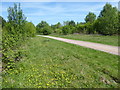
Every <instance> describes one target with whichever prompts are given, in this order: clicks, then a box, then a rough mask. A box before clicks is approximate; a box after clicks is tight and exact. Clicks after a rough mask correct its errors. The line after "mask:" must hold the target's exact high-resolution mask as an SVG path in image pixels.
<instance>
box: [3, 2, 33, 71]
mask: <svg viewBox="0 0 120 90" xmlns="http://www.w3.org/2000/svg"><path fill="white" fill-rule="evenodd" d="M34 35H35V26H34V25H33V24H32V23H29V22H26V17H25V16H24V14H23V12H22V9H21V8H20V4H19V6H17V4H14V7H9V8H8V22H6V23H5V24H4V26H3V31H2V62H3V67H4V68H8V69H10V68H14V67H15V66H14V64H15V62H16V61H19V60H20V59H21V58H22V57H23V56H24V55H23V53H24V52H23V50H21V47H22V45H23V44H24V42H25V41H26V39H28V37H30V36H34Z"/></svg>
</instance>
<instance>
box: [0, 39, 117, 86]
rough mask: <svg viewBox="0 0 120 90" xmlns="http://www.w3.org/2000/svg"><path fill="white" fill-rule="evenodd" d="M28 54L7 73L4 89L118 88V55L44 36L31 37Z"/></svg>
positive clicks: (3, 84)
mask: <svg viewBox="0 0 120 90" xmlns="http://www.w3.org/2000/svg"><path fill="white" fill-rule="evenodd" d="M24 48H25V49H26V56H25V57H24V58H23V59H22V60H21V61H20V62H17V63H16V68H15V69H14V70H12V69H11V70H8V71H6V72H3V83H2V86H3V88H41V87H42V88H49V87H50V88H58V87H63V88H64V87H71V88H74V87H76V88H115V87H117V82H118V81H117V80H118V77H117V74H118V56H116V55H111V54H108V53H105V52H101V51H96V50H92V49H89V48H84V47H80V46H77V45H73V44H68V43H65V42H61V41H57V40H52V39H48V38H43V37H35V38H32V39H30V40H29V41H28V42H27V44H26V45H25V46H24Z"/></svg>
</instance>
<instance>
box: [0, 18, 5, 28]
mask: <svg viewBox="0 0 120 90" xmlns="http://www.w3.org/2000/svg"><path fill="white" fill-rule="evenodd" d="M5 23H6V21H5V19H4V18H3V17H1V16H0V25H1V26H2V27H3V26H4V25H5Z"/></svg>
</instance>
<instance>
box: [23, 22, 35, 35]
mask: <svg viewBox="0 0 120 90" xmlns="http://www.w3.org/2000/svg"><path fill="white" fill-rule="evenodd" d="M24 29H25V34H26V36H27V37H34V36H35V34H36V28H35V26H34V24H33V23H32V22H26V23H25V26H24Z"/></svg>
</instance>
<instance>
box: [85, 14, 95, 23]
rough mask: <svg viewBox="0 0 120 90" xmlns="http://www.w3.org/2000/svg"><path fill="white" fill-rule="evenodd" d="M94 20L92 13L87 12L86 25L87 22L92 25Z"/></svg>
mask: <svg viewBox="0 0 120 90" xmlns="http://www.w3.org/2000/svg"><path fill="white" fill-rule="evenodd" d="M95 19H96V15H95V14H94V13H92V12H89V14H88V15H87V16H86V17H85V21H86V23H88V22H90V23H92V22H94V21H95Z"/></svg>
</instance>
